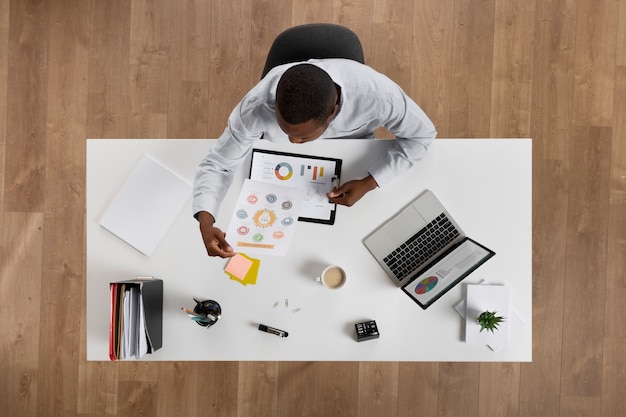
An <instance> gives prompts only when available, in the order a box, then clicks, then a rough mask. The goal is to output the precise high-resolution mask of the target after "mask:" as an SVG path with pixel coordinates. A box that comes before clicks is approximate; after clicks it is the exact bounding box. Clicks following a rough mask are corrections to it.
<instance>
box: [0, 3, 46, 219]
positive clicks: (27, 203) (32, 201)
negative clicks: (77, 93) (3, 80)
mask: <svg viewBox="0 0 626 417" xmlns="http://www.w3.org/2000/svg"><path fill="white" fill-rule="evenodd" d="M49 17H50V8H49V4H48V2H46V1H40V0H25V1H21V2H12V6H11V7H10V8H9V48H8V65H9V66H8V77H7V78H8V81H7V83H8V85H7V103H6V108H7V123H6V145H5V152H6V155H12V156H13V157H11V158H5V164H6V165H5V168H4V169H5V172H4V205H5V210H7V211H24V212H27V211H35V212H41V211H43V205H44V201H43V196H44V181H45V159H46V147H45V144H46V111H47V107H48V104H47V103H48V102H47V100H48V90H47V85H46V80H47V55H48V34H47V29H48V20H49Z"/></svg>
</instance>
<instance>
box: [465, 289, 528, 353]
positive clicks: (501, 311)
mask: <svg viewBox="0 0 626 417" xmlns="http://www.w3.org/2000/svg"><path fill="white" fill-rule="evenodd" d="M509 298H510V295H509V287H507V286H504V285H489V284H487V283H486V282H485V281H483V282H482V283H481V284H469V285H467V297H466V298H465V299H463V300H461V301H460V302H459V303H457V304H456V305H455V306H454V309H455V310H456V312H457V313H459V315H460V316H461V317H463V319H464V322H463V325H464V327H465V341H466V343H470V344H485V345H487V346H488V347H489V348H490V349H491V350H493V351H497V350H499V349H501V348H502V347H503V346H505V345H506V343H507V342H508V341H509V340H510V339H512V338H513V336H515V335H516V334H518V333H519V332H520V331H521V330H522V329H523V328H524V326H525V325H526V322H525V321H524V319H523V318H522V316H520V315H519V313H518V312H517V311H516V310H515V309H514V308H513V307H512V306H511V305H510V301H509ZM485 310H488V311H497V313H498V314H497V316H503V317H504V320H505V321H504V322H502V323H501V324H500V325H499V326H498V330H495V331H494V332H493V333H492V332H490V331H487V330H483V331H482V332H481V331H480V325H479V324H478V323H476V318H477V317H478V316H479V315H480V314H481V313H482V312H483V311H485Z"/></svg>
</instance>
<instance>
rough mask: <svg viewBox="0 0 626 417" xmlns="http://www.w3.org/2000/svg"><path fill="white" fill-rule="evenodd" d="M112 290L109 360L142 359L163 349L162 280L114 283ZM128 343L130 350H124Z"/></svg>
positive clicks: (136, 280)
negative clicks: (147, 354)
mask: <svg viewBox="0 0 626 417" xmlns="http://www.w3.org/2000/svg"><path fill="white" fill-rule="evenodd" d="M109 288H110V291H111V321H110V332H109V358H110V359H111V360H112V361H116V360H123V359H130V358H132V357H135V358H137V359H139V358H141V356H142V355H143V354H144V353H153V352H155V351H156V350H158V349H160V348H161V347H162V346H163V280H160V279H156V278H152V277H137V278H136V279H132V280H127V281H118V282H112V283H110V284H109ZM142 306H143V308H141V307H142ZM142 311H143V314H141V312H142ZM142 329H143V332H142V331H141V330H142ZM125 344H126V346H130V349H125V348H124V345H125Z"/></svg>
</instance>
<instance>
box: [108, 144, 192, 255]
mask: <svg viewBox="0 0 626 417" xmlns="http://www.w3.org/2000/svg"><path fill="white" fill-rule="evenodd" d="M190 194H191V184H190V183H189V182H187V181H186V180H184V179H183V178H181V177H179V176H178V175H177V174H175V173H174V172H172V171H170V170H169V169H168V168H166V167H165V166H163V165H161V164H160V163H159V162H157V161H155V160H154V159H152V158H151V157H149V156H147V155H144V156H143V157H142V158H141V160H140V161H139V163H138V164H137V166H136V167H135V169H134V170H133V171H132V173H131V174H130V176H129V177H128V179H127V180H126V182H125V183H124V185H123V186H122V188H121V189H120V190H119V191H118V193H117V195H116V196H115V198H114V199H113V201H112V202H111V205H110V206H109V207H108V209H107V210H106V212H105V213H104V216H102V219H101V220H100V225H102V226H103V227H105V228H106V229H108V230H109V231H111V232H112V233H114V234H115V235H117V236H118V237H120V238H121V239H123V240H125V241H126V242H127V243H128V244H130V245H131V246H133V247H134V248H136V249H137V250H139V251H140V252H142V253H143V254H145V255H147V256H150V255H151V254H152V252H153V251H154V249H155V248H156V246H157V244H158V243H159V241H160V240H161V238H162V237H163V235H164V234H165V232H166V231H167V229H168V228H169V227H170V225H171V224H172V222H173V221H174V219H175V218H176V216H177V215H178V213H179V212H180V210H181V208H182V207H183V205H184V204H185V202H186V201H187V198H188V197H189V195H190Z"/></svg>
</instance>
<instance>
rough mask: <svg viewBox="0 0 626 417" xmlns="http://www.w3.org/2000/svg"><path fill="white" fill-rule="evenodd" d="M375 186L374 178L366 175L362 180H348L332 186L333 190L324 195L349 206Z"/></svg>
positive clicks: (332, 200) (334, 201)
mask: <svg viewBox="0 0 626 417" xmlns="http://www.w3.org/2000/svg"><path fill="white" fill-rule="evenodd" d="M376 187H378V184H376V180H375V179H374V177H372V176H371V175H368V176H367V177H365V178H363V179H362V180H353V181H348V182H347V183H345V184H343V185H341V186H339V187H334V188H333V191H331V192H330V193H328V194H326V195H327V196H328V198H329V199H330V201H331V202H333V203H337V204H341V205H343V206H348V207H350V206H352V205H353V204H354V203H356V202H357V201H359V200H360V199H361V197H363V196H364V195H365V194H367V193H368V192H370V191H372V190H373V189H374V188H376Z"/></svg>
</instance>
